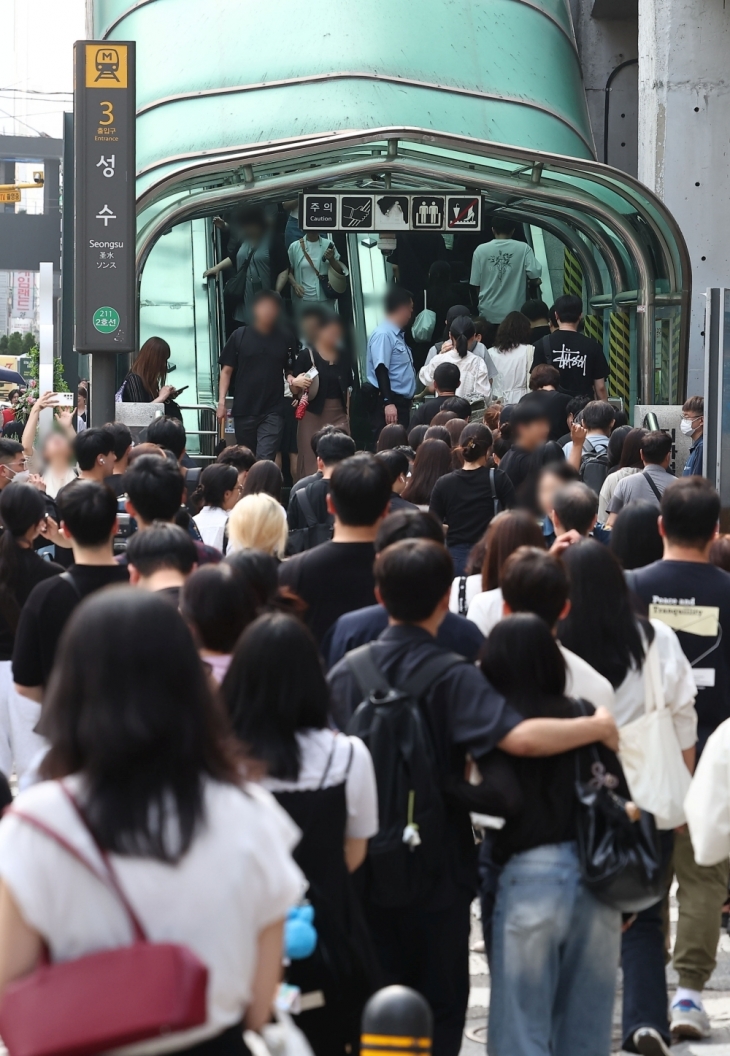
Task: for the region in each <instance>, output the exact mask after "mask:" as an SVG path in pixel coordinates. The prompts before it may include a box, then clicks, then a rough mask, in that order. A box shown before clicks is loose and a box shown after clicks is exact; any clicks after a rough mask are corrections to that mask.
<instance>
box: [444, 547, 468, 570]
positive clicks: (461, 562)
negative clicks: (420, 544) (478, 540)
mask: <svg viewBox="0 0 730 1056" xmlns="http://www.w3.org/2000/svg"><path fill="white" fill-rule="evenodd" d="M446 547H447V549H448V551H449V553H450V554H451V560H452V561H453V562H454V575H455V576H463V575H464V569H465V568H466V562H467V559H468V557H469V554H470V553H471V546H470V544H469V543H457V544H456V545H455V546H449V545H448V543H447V544H446Z"/></svg>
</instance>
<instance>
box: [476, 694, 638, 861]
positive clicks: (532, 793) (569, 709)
mask: <svg viewBox="0 0 730 1056" xmlns="http://www.w3.org/2000/svg"><path fill="white" fill-rule="evenodd" d="M594 711H595V709H594V708H593V707H591V705H590V704H588V703H585V704H584V707H583V709H581V710H579V708H578V707H577V705H575V704H573V703H572V702H571V701H569V700H563V701H559V702H558V703H557V706H556V707H555V709H553V710H552V711H551V713H550V716H549V717H552V718H574V717H575V716H577V715H580V714H593V712H594ZM594 748H595V751H596V753H597V755H598V759H600V762H601V763H603V765H604V766H605V768H606V771H607V772H608V773H609V774H612V775H613V776H614V777H617V778H618V782H619V783H618V786H617V792H618V794H619V795H620V796H623V797H624V798H626V799H628V798H629V790H628V787H627V785H626V780H625V778H624V775H623V771H622V769H621V765H620V763H619V761H618V759H617V758H616V756H615V755H614V753H613V752H612V751H610V750H609V749H608V748H605V747H604V745H602V744H596V745H594V746H591V747H590V748H584V749H581V750H580V751H579V752H575V751H572V752H561V753H560V754H559V755H551V756H549V757H547V758H541V759H522V758H518V757H516V756H512V755H503V754H502V753H501V752H499V751H498V752H495V753H493V756H492V757H491V758H490V759H489V760H487V761H486V764H482V767H481V769H482V772H483V773H484V775H485V776H486V777H487V778H489V776H490V773H489V772H490V767H491V765H493V764H496V765H501V767H504V766H505V765H506V766H507V767H508V769H509V771H511V774H512V775H514V777H515V778H516V779H517V783H518V785H519V787H520V790H521V792H522V810H521V811H520V812H519V813H518V814H517V815H516V816H514V817H511V818H507V821H506V824H505V826H504V828H503V829H501V830H500V831H499V832H498V833H497V834H496V836H495V838H494V843H493V855H494V860H495V862H497V864H502V863H504V862H506V861H507V860H508V859H509V858H511V856H512V855H513V854H520V853H521V852H522V851H529V850H531V849H532V848H533V847H544V846H545V845H547V844H551V843H566V842H569V841H572V840H575V839H576V835H577V833H576V824H577V821H578V799H577V797H576V794H575V782H576V762H577V763H578V767H579V771H580V776H581V780H583V781H588V780H590V777H591V767H592V765H593V764H594V763H595V762H596V761H597V759H596V755H594V751H593V749H594ZM576 756H577V757H578V758H577V760H576Z"/></svg>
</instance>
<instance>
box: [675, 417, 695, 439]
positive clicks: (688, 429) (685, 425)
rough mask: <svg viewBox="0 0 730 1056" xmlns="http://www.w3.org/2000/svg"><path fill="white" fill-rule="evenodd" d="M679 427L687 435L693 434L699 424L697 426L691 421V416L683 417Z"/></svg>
mask: <svg viewBox="0 0 730 1056" xmlns="http://www.w3.org/2000/svg"><path fill="white" fill-rule="evenodd" d="M679 428H680V430H681V432H683V433H684V435H685V436H691V435H692V433H693V432H694V431H695V429H696V428H697V426H696V424H695V422H694V421H690V419H689V418H682V420H681V421H680V423H679Z"/></svg>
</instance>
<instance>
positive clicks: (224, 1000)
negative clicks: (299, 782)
mask: <svg viewBox="0 0 730 1056" xmlns="http://www.w3.org/2000/svg"><path fill="white" fill-rule="evenodd" d="M67 782H68V786H69V788H71V789H72V790H74V791H75V790H77V789H78V788H79V785H80V781H79V779H78V778H67ZM15 803H16V806H17V807H18V808H19V809H22V810H23V811H25V812H26V813H28V814H33V815H34V816H35V817H38V818H39V819H41V820H43V821H44V822H45V823H46V824H47V825H49V826H50V827H51V828H53V829H55V830H56V831H58V832H59V834H61V835H62V836H63V837H64V838H65V839H66V840H67V841H69V842H70V843H72V844H73V846H74V847H75V848H77V849H78V850H79V851H80V853H81V854H83V855H84V856H85V857H86V858H87V859H88V860H89V861H90V862H91V863H93V864H94V865H95V867H96V868H97V869H99V870H100V871H102V872H103V865H102V863H101V861H100V858H99V855H98V852H97V850H96V847H95V845H94V843H93V841H92V839H91V836H90V835H89V833H88V831H87V830H86V829H85V828H84V826H83V825H82V823H81V822H80V820H79V818H78V816H77V814H76V812H75V810H74V808H73V807H72V806H71V804H70V803H69V802H68V800H67V799H66V796H65V795H64V793H63V792H62V790H61V788H60V786H59V784H58V782H56V781H44V782H43V783H42V784H39V785H35V786H34V787H33V788H30V789H28V791H27V792H22V793H21V794H20V795H19V796H18V798H17V799H16V801H15ZM205 814H206V823H205V825H204V826H201V828H200V830H199V832H198V833H197V835H196V837H195V839H194V840H193V843H192V845H191V847H190V849H189V850H188V852H187V854H186V855H185V856H184V857H183V858H182V859H181V861H180V862H178V863H177V864H176V865H170V864H167V863H164V862H160V861H157V860H155V859H152V858H138V857H128V856H120V855H117V854H112V855H111V856H110V858H111V862H112V865H113V867H114V869H115V871H116V874H117V877H118V879H119V882H120V884H121V887H122V889H123V890H124V893H125V895H126V896H127V898H128V899H129V901H130V903H131V904H132V906H133V908H134V910H135V912H136V913H137V915H138V916H139V918H140V920H141V922H142V925H143V927H144V928H145V930H146V932H147V934H148V936H149V938H150V939H151V940H152V941H154V942H174V943H180V944H182V945H184V946H187V947H188V948H189V949H191V950H192V951H193V952H194V953H196V954H197V955H198V957H200V959H201V960H202V961H203V962H204V963H205V964H206V965H207V966H208V970H209V972H210V976H209V981H208V1020H207V1022H206V1023H205V1025H204V1026H202V1027H196V1028H195V1029H193V1030H190V1031H183V1032H180V1033H177V1034H172V1035H166V1036H165V1037H162V1038H155V1039H154V1040H149V1041H143V1042H139V1043H138V1044H136V1045H130V1046H126V1047H125V1049H124V1052H125V1053H134V1054H135V1056H139V1054H147V1053H150V1054H151V1053H162V1052H173V1051H175V1050H177V1049H183V1048H187V1047H188V1046H191V1045H195V1044H197V1043H198V1042H199V1041H202V1040H203V1039H205V1038H209V1037H214V1036H215V1035H217V1034H220V1033H221V1032H222V1031H224V1030H226V1029H227V1028H228V1027H231V1026H234V1025H235V1024H236V1023H239V1022H240V1021H241V1019H242V1018H243V1015H244V1013H245V1011H246V1008H247V1006H248V1004H249V1002H250V998H251V984H252V982H253V977H254V971H255V967H256V943H257V937H258V935H259V933H260V932H261V931H262V930H263V929H264V928H266V927H268V925H270V924H273V923H274V922H275V921H278V920H281V919H282V918H283V917H285V916H286V914H287V912H288V910H289V908H290V907H291V906H292V905H294V904H295V903H296V902H297V901H298V900H299V899H300V898H301V897H302V895H303V893H304V890H305V889H306V881H305V879H304V877H303V875H302V873H301V871H300V870H299V868H298V866H297V865H295V863H294V861H293V860H292V858H291V855H290V850H291V848H292V847H293V846H294V845H295V844H296V842H297V841H298V838H299V830H298V828H297V827H296V825H294V823H293V822H292V820H291V818H290V817H289V815H288V814H287V813H286V812H285V811H283V810H282V809H281V808H280V807H279V806H278V804H277V803H276V802H275V801H274V800H273V798H272V797H271V796H270V795H269V794H268V793H267V792H265V791H264V790H263V789H261V788H257V787H256V786H250V785H249V786H246V788H245V790H243V791H242V790H241V789H240V788H237V787H236V786H234V785H225V784H222V783H220V782H217V781H208V782H206V786H205ZM0 877H2V879H3V881H4V882H5V883H6V884H7V886H8V888H9V890H10V892H11V894H12V896H13V899H14V900H15V902H16V903H17V905H18V908H19V909H20V912H21V913H22V915H23V918H24V919H25V920H26V921H27V923H28V924H29V925H30V927H32V928H34V929H35V930H36V931H37V932H38V933H39V934H40V935H41V936H42V937H43V938H44V939H45V941H46V942H47V943H48V946H49V948H50V952H51V960H52V961H53V962H58V961H69V960H73V959H74V958H77V957H82V956H84V955H85V954H88V953H93V952H96V951H99V950H104V949H113V948H114V947H117V946H124V945H128V944H129V942H130V941H131V939H132V930H131V927H130V924H129V919H128V917H127V914H126V912H125V910H124V909H123V907H122V905H121V903H120V902H119V899H118V898H117V896H116V895H115V894H114V892H113V891H112V890H111V889H110V888H108V887H107V886H106V885H105V884H104V883H102V882H101V881H100V880H99V879H97V878H96V877H95V876H94V875H93V874H92V873H91V872H90V871H89V870H88V869H87V868H86V867H85V866H83V865H82V864H81V863H80V862H78V861H77V860H76V859H75V858H73V857H72V856H71V855H70V854H69V853H68V852H67V851H65V850H64V849H63V848H62V847H60V846H59V845H58V844H57V843H55V842H54V841H53V840H51V839H49V838H48V837H47V836H45V835H44V834H43V833H41V832H39V831H38V830H36V829H34V828H32V827H31V826H30V825H28V824H27V823H26V822H23V821H21V820H20V819H19V818H15V817H13V816H12V815H6V816H5V818H4V819H3V820H2V822H0Z"/></svg>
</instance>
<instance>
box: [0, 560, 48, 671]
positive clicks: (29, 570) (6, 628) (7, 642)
mask: <svg viewBox="0 0 730 1056" xmlns="http://www.w3.org/2000/svg"><path fill="white" fill-rule="evenodd" d="M62 572H63V567H62V566H61V565H57V564H56V563H55V562H53V561H44V560H43V558H42V557H39V556H38V554H36V553H35V551H33V550H21V551H20V553H19V554H18V569H17V574H16V579H15V590H14V592H13V593H14V597H15V600H16V602H17V604H18V614H19V612H20V610H21V609H22V608H23V605H25V602H26V601H27V600H28V595H29V594H30V592H31V591H32V589H33V587H34V586H35V585H36V583H41V582H42V581H43V580H44V579H51V578H52V577H53V576H58V575H60V574H61V573H62ZM6 609H7V614H8V615H10V616H11V617H12V612H13V606H12V602H9V603H0V660H10V659H12V656H13V641H14V640H15V634H14V633H13V631H12V630H11V628H10V625H9V624H8V621H7V618H6Z"/></svg>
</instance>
